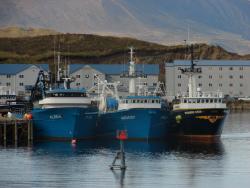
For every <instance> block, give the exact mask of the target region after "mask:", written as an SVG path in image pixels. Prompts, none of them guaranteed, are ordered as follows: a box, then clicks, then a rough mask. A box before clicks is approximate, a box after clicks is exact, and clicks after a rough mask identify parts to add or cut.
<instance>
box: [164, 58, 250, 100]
mask: <svg viewBox="0 0 250 188" xmlns="http://www.w3.org/2000/svg"><path fill="white" fill-rule="evenodd" d="M190 64H191V63H190V60H177V61H174V62H173V63H166V64H165V74H166V75H165V76H166V87H167V88H166V89H167V95H168V96H176V95H177V94H178V93H180V92H186V91H187V88H188V79H187V76H186V75H183V74H181V70H180V69H182V68H187V67H189V66H190ZM195 64H196V65H197V66H196V67H197V68H198V67H200V68H201V69H202V74H199V75H197V76H196V86H197V87H200V88H201V89H202V90H203V91H222V92H223V93H224V95H229V96H231V97H246V96H250V61H241V60H199V61H197V62H195Z"/></svg>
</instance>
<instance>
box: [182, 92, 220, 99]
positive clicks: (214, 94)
mask: <svg viewBox="0 0 250 188" xmlns="http://www.w3.org/2000/svg"><path fill="white" fill-rule="evenodd" d="M177 97H182V98H224V95H223V92H220V91H211V92H201V91H198V92H195V93H193V95H192V97H190V96H189V93H188V92H183V93H181V94H178V95H177Z"/></svg>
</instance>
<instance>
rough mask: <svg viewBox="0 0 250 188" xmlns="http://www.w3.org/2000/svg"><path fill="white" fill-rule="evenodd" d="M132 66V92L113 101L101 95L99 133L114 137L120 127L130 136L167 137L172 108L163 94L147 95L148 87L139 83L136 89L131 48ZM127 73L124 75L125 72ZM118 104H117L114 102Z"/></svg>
mask: <svg viewBox="0 0 250 188" xmlns="http://www.w3.org/2000/svg"><path fill="white" fill-rule="evenodd" d="M130 54H131V61H130V66H129V73H128V74H127V78H129V95H128V96H125V97H122V98H119V97H118V95H117V94H116V95H115V97H114V98H115V99H116V100H115V101H116V102H115V101H114V100H113V103H112V102H111V101H110V98H108V97H107V95H105V94H102V96H101V97H100V105H99V109H100V112H99V118H98V127H97V136H99V137H105V138H111V139H112V138H115V136H116V132H117V130H127V134H128V138H129V139H164V138H165V136H166V133H167V129H168V115H169V109H168V107H167V105H166V103H165V102H164V101H163V100H162V98H161V97H160V96H156V95H153V94H148V92H147V89H146V88H145V87H146V86H144V85H139V87H138V91H137V92H136V86H135V78H137V77H138V75H136V71H135V63H134V61H133V48H131V52H130ZM123 76H124V75H123ZM114 103H115V104H114Z"/></svg>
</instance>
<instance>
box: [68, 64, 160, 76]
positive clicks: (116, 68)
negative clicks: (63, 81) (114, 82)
mask: <svg viewBox="0 0 250 188" xmlns="http://www.w3.org/2000/svg"><path fill="white" fill-rule="evenodd" d="M85 66H90V67H91V68H93V69H95V70H97V71H99V72H102V73H104V74H121V73H122V72H124V71H128V64H125V65H124V64H72V65H70V73H74V72H76V71H78V70H79V69H81V68H83V67H85ZM136 71H142V72H144V73H145V74H149V75H158V74H159V65H158V64H145V65H144V64H136Z"/></svg>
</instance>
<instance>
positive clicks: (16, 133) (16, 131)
mask: <svg viewBox="0 0 250 188" xmlns="http://www.w3.org/2000/svg"><path fill="white" fill-rule="evenodd" d="M14 132H15V145H17V142H18V130H17V120H15V131H14Z"/></svg>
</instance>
